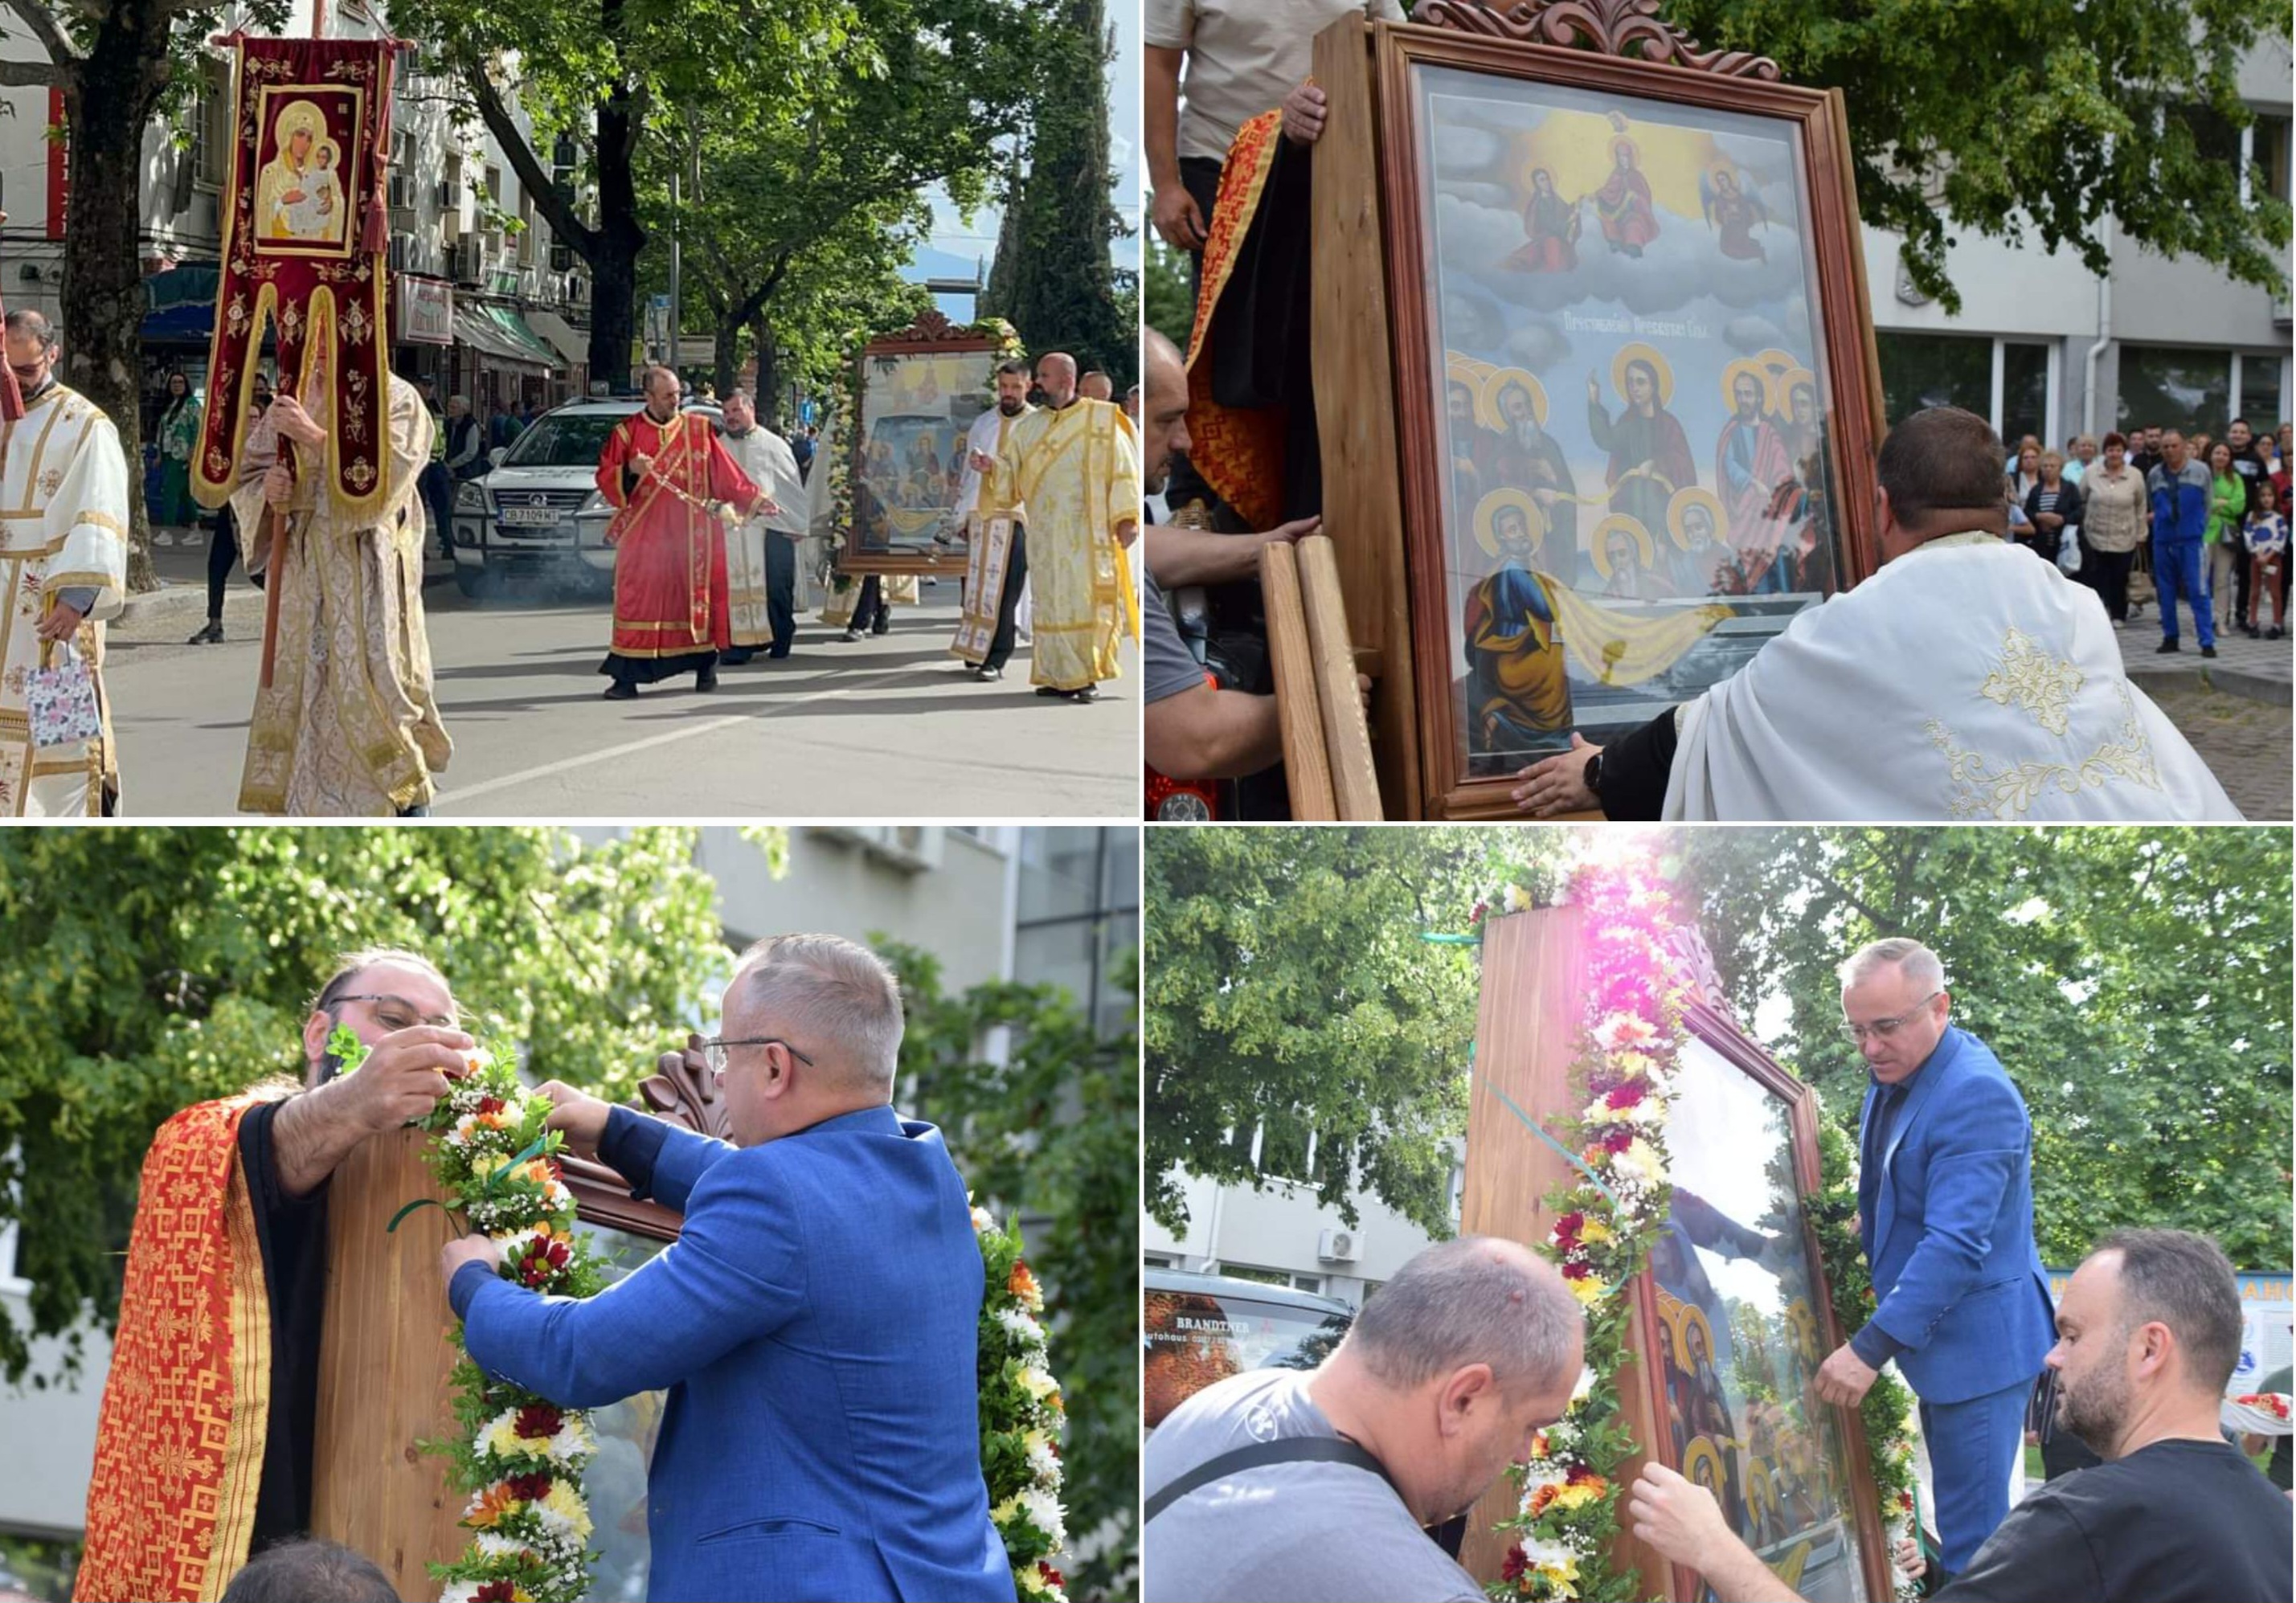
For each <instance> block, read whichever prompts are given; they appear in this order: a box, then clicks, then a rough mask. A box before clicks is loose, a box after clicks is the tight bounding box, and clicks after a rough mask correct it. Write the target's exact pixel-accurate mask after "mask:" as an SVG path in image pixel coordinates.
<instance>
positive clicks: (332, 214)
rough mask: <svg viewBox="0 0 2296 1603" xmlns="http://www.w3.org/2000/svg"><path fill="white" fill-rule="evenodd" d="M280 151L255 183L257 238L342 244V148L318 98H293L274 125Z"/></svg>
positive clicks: (264, 168)
mask: <svg viewBox="0 0 2296 1603" xmlns="http://www.w3.org/2000/svg"><path fill="white" fill-rule="evenodd" d="M272 137H273V138H274V139H275V141H276V153H275V155H273V157H272V158H271V159H270V160H269V161H267V162H266V163H265V164H264V166H263V170H262V172H261V173H260V174H259V175H258V176H257V178H256V184H255V237H256V238H257V239H258V240H260V241H275V242H281V243H285V242H290V241H293V242H299V243H309V244H321V245H339V244H340V243H342V242H343V240H344V239H345V237H346V234H345V232H344V221H343V219H344V217H345V216H346V214H347V213H348V209H349V208H348V205H347V204H346V202H345V201H344V199H343V186H342V178H341V176H340V168H341V166H342V147H341V146H340V145H338V144H337V143H335V142H334V141H333V140H332V139H330V138H328V137H327V118H326V113H325V112H324V111H322V110H320V109H319V107H318V104H317V103H316V102H313V101H307V100H299V101H294V102H290V103H289V104H288V105H287V106H286V107H285V108H284V109H283V110H281V111H280V113H279V117H278V119H277V121H275V123H274V124H273V125H272Z"/></svg>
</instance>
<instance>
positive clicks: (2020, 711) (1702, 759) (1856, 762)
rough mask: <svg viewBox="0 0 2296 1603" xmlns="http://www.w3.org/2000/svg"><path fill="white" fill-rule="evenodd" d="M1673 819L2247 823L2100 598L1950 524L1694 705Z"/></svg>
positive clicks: (1677, 765) (1687, 712)
mask: <svg viewBox="0 0 2296 1603" xmlns="http://www.w3.org/2000/svg"><path fill="white" fill-rule="evenodd" d="M1664 816H1665V817H1666V818H1668V819H1669V820H1706V819H1720V820H1726V821H1731V822H1744V821H1776V822H1789V821H1791V822H1861V823H1866V822H1870V823H1891V822H1923V821H1935V820H1950V819H1999V820H2004V821H2006V822H2030V823H2055V822H2079V821H2091V822H2109V821H2116V820H2118V821H2128V822H2186V821H2193V820H2202V819H2226V820H2237V819H2238V818H2239V817H2240V814H2239V812H2238V811H2237V810H2235V808H2234V806H2233V805H2232V802H2231V800H2230V798H2228V797H2226V795H2225V792H2224V788H2223V787H2222V786H2221V785H2219V784H2218V782H2217V780H2216V776H2215V775H2214V774H2212V773H2210V772H2209V769H2208V766H2207V765H2205V764H2204V763H2202V761H2201V758H2200V756H2199V754H2198V753H2196V752H2195V751H2194V749H2193V748H2192V746H2191V744H2190V743H2189V742H2188V741H2186V740H2185V737H2184V736H2183V735H2182V734H2180V733H2178V732H2177V728H2176V725H2174V724H2171V723H2169V719H2168V717H2167V716H2165V715H2164V714H2163V713H2162V712H2161V709H2160V708H2159V707H2155V706H2154V705H2153V701H2152V699H2151V698H2149V697H2147V696H2146V695H2145V694H2144V691H2141V690H2139V689H2137V688H2136V686H2135V685H2133V684H2131V683H2129V682H2128V675H2127V674H2126V673H2125V672H2124V671H2123V670H2122V667H2121V660H2120V645H2119V643H2118V642H2116V641H2115V639H2114V637H2113V633H2112V624H2111V623H2110V622H2109V621H2107V619H2106V617H2105V614H2104V607H2103V603H2102V602H2101V601H2099V600H2098V599H2097V595H2096V593H2095V591H2093V590H2090V589H2087V588H2086V587H2085V586H2082V585H2076V584H2074V583H2073V582H2072V581H2071V580H2070V579H2068V578H2066V577H2065V576H2064V575H2063V574H2062V573H2060V572H2059V571H2058V570H2057V567H2056V564H2055V563H2054V562H2046V561H2042V560H2039V559H2038V558H2036V557H2035V556H2034V555H2033V553H2032V552H2029V551H2025V550H2022V549H2021V548H2019V547H2017V546H2014V545H2010V544H2005V542H2003V541H2001V540H1998V539H1997V538H1995V537H1994V536H1991V535H1987V534H1969V535H1949V536H1946V537H1944V538H1943V539H1939V540H1933V541H1931V542H1929V543H1928V544H1924V545H1922V546H1920V547H1918V548H1916V549H1915V550H1914V551H1912V552H1908V553H1907V554H1906V555H1905V556H1902V557H1900V558H1898V560H1896V561H1893V562H1891V563H1890V564H1888V565H1887V566H1886V567H1884V568H1882V570H1881V571H1880V572H1879V573H1877V574H1875V575H1874V577H1871V578H1869V579H1867V580H1866V582H1865V583H1864V584H1862V585H1858V586H1857V588H1855V589H1854V590H1850V591H1849V592H1847V593H1843V594H1841V595H1837V596H1835V597H1833V599H1832V600H1831V601H1826V602H1825V603H1824V604H1823V605H1821V606H1817V607H1813V608H1811V609H1809V610H1808V611H1806V612H1803V613H1801V614H1800V616H1799V617H1796V618H1795V619H1794V620H1793V622H1792V624H1791V625H1789V626H1787V628H1786V630H1785V632H1784V634H1780V635H1779V636H1778V637H1777V638H1776V639H1775V640H1773V641H1772V642H1770V643H1769V644H1767V646H1765V647H1763V648H1762V650H1760V651H1759V653H1757V654H1756V656H1755V658H1754V659H1753V661H1751V663H1749V664H1747V666H1746V667H1745V668H1744V669H1743V670H1742V671H1741V672H1739V673H1738V674H1736V675H1734V676H1732V677H1731V678H1728V679H1726V680H1724V681H1723V682H1722V683H1719V684H1717V685H1715V686H1714V687H1713V688H1712V689H1710V690H1709V691H1706V693H1705V694H1703V695H1702V696H1700V697H1699V698H1698V699H1696V700H1693V701H1691V702H1688V703H1686V704H1685V706H1684V707H1683V708H1682V709H1681V722H1680V739H1679V741H1678V743H1677V747H1676V749H1675V754H1674V761H1673V764H1672V766H1671V767H1670V768H1669V772H1668V778H1667V789H1666V807H1665V813H1664Z"/></svg>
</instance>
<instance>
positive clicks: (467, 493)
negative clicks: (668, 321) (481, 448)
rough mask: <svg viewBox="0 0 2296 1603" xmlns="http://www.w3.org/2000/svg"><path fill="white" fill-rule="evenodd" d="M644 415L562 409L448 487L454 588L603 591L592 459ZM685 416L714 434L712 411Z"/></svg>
mask: <svg viewBox="0 0 2296 1603" xmlns="http://www.w3.org/2000/svg"><path fill="white" fill-rule="evenodd" d="M644 405H645V403H644V401H642V400H640V399H639V398H638V397H635V396H613V397H608V398H606V399H603V400H592V401H570V402H568V403H567V404H566V405H563V406H560V407H556V408H553V410H551V411H549V412H545V413H543V414H542V415H541V416H540V417H538V418H537V419H535V420H534V421H533V423H532V424H530V425H529V427H528V429H527V430H526V432H525V433H523V434H521V435H520V436H519V437H518V440H517V443H515V444H514V445H512V446H507V447H505V446H496V448H495V450H494V451H493V453H492V460H493V462H494V464H495V465H494V466H493V468H491V469H490V470H488V471H487V472H486V473H484V474H483V475H481V476H480V477H479V478H472V479H466V480H464V481H463V483H461V484H459V485H457V486H455V584H456V585H460V586H461V587H462V591H463V594H464V595H467V596H472V597H479V596H486V595H490V594H493V593H495V592H496V591H498V590H499V589H501V587H502V585H503V582H504V579H505V578H506V577H508V576H510V575H512V574H520V575H529V576H535V577H554V578H557V579H560V580H561V581H562V582H564V583H567V584H570V585H581V586H583V587H585V588H587V589H591V590H602V589H611V586H612V584H613V574H614V551H613V547H611V546H610V545H608V544H606V524H607V522H608V520H609V519H611V518H612V516H613V511H614V509H613V508H612V507H611V506H608V505H607V504H606V498H605V497H604V496H603V495H600V494H599V493H598V457H599V454H600V453H602V452H603V451H604V450H605V448H606V436H607V435H609V434H611V432H613V428H614V425H615V424H616V423H619V422H620V421H622V420H623V419H624V418H626V417H628V416H629V415H630V414H631V413H635V412H636V411H637V410H639V408H641V407H642V406H644ZM685 410H686V411H687V412H689V413H694V414H695V415H697V416H700V417H705V418H707V419H709V426H710V427H711V428H712V429H716V428H717V427H719V413H718V410H717V407H715V406H713V405H707V404H693V405H688V406H686V408H685Z"/></svg>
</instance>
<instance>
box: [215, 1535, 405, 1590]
mask: <svg viewBox="0 0 2296 1603" xmlns="http://www.w3.org/2000/svg"><path fill="white" fill-rule="evenodd" d="M397 1599H398V1592H397V1591H393V1590H392V1588H391V1584H390V1577H389V1576H388V1575H386V1574H383V1573H382V1571H381V1568H380V1567H379V1566H377V1565H376V1564H375V1563H374V1561H373V1559H371V1558H367V1557H366V1556H365V1554H363V1553H356V1552H353V1551H352V1550H350V1549H348V1548H347V1547H343V1546H340V1545H339V1544H338V1543H335V1542H328V1541H325V1540H324V1539H323V1538H321V1537H316V1536H307V1537H303V1538H300V1539H299V1540H297V1541H294V1542H280V1543H279V1544H278V1545H276V1546H275V1547H268V1548H266V1549H264V1550H263V1551H261V1552H259V1553H258V1554H256V1556H255V1557H254V1558H250V1559H249V1560H248V1562H247V1563H246V1564H245V1565H244V1566H242V1567H241V1569H240V1572H239V1574H235V1575H234V1576H233V1577H232V1578H231V1584H230V1585H229V1586H226V1587H225V1588H224V1591H223V1603H397Z"/></svg>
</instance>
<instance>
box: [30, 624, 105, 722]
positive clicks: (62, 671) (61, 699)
mask: <svg viewBox="0 0 2296 1603" xmlns="http://www.w3.org/2000/svg"><path fill="white" fill-rule="evenodd" d="M56 643H57V642H54V641H42V642H40V666H39V667H37V668H34V669H33V670H32V672H31V675H29V678H27V679H26V681H25V683H24V711H25V714H26V716H27V718H28V719H29V723H30V724H31V732H32V744H33V745H34V746H35V747H48V746H73V745H77V744H78V743H79V742H80V741H82V740H100V739H102V735H103V709H102V707H101V705H100V704H99V703H98V702H97V700H96V695H95V675H93V674H91V673H90V672H88V667H87V663H86V660H85V659H84V658H81V656H80V654H79V653H78V652H77V651H75V650H72V648H71V646H70V642H66V643H65V645H64V659H63V661H61V663H53V664H52V662H51V658H53V655H54V652H55V649H56Z"/></svg>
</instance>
